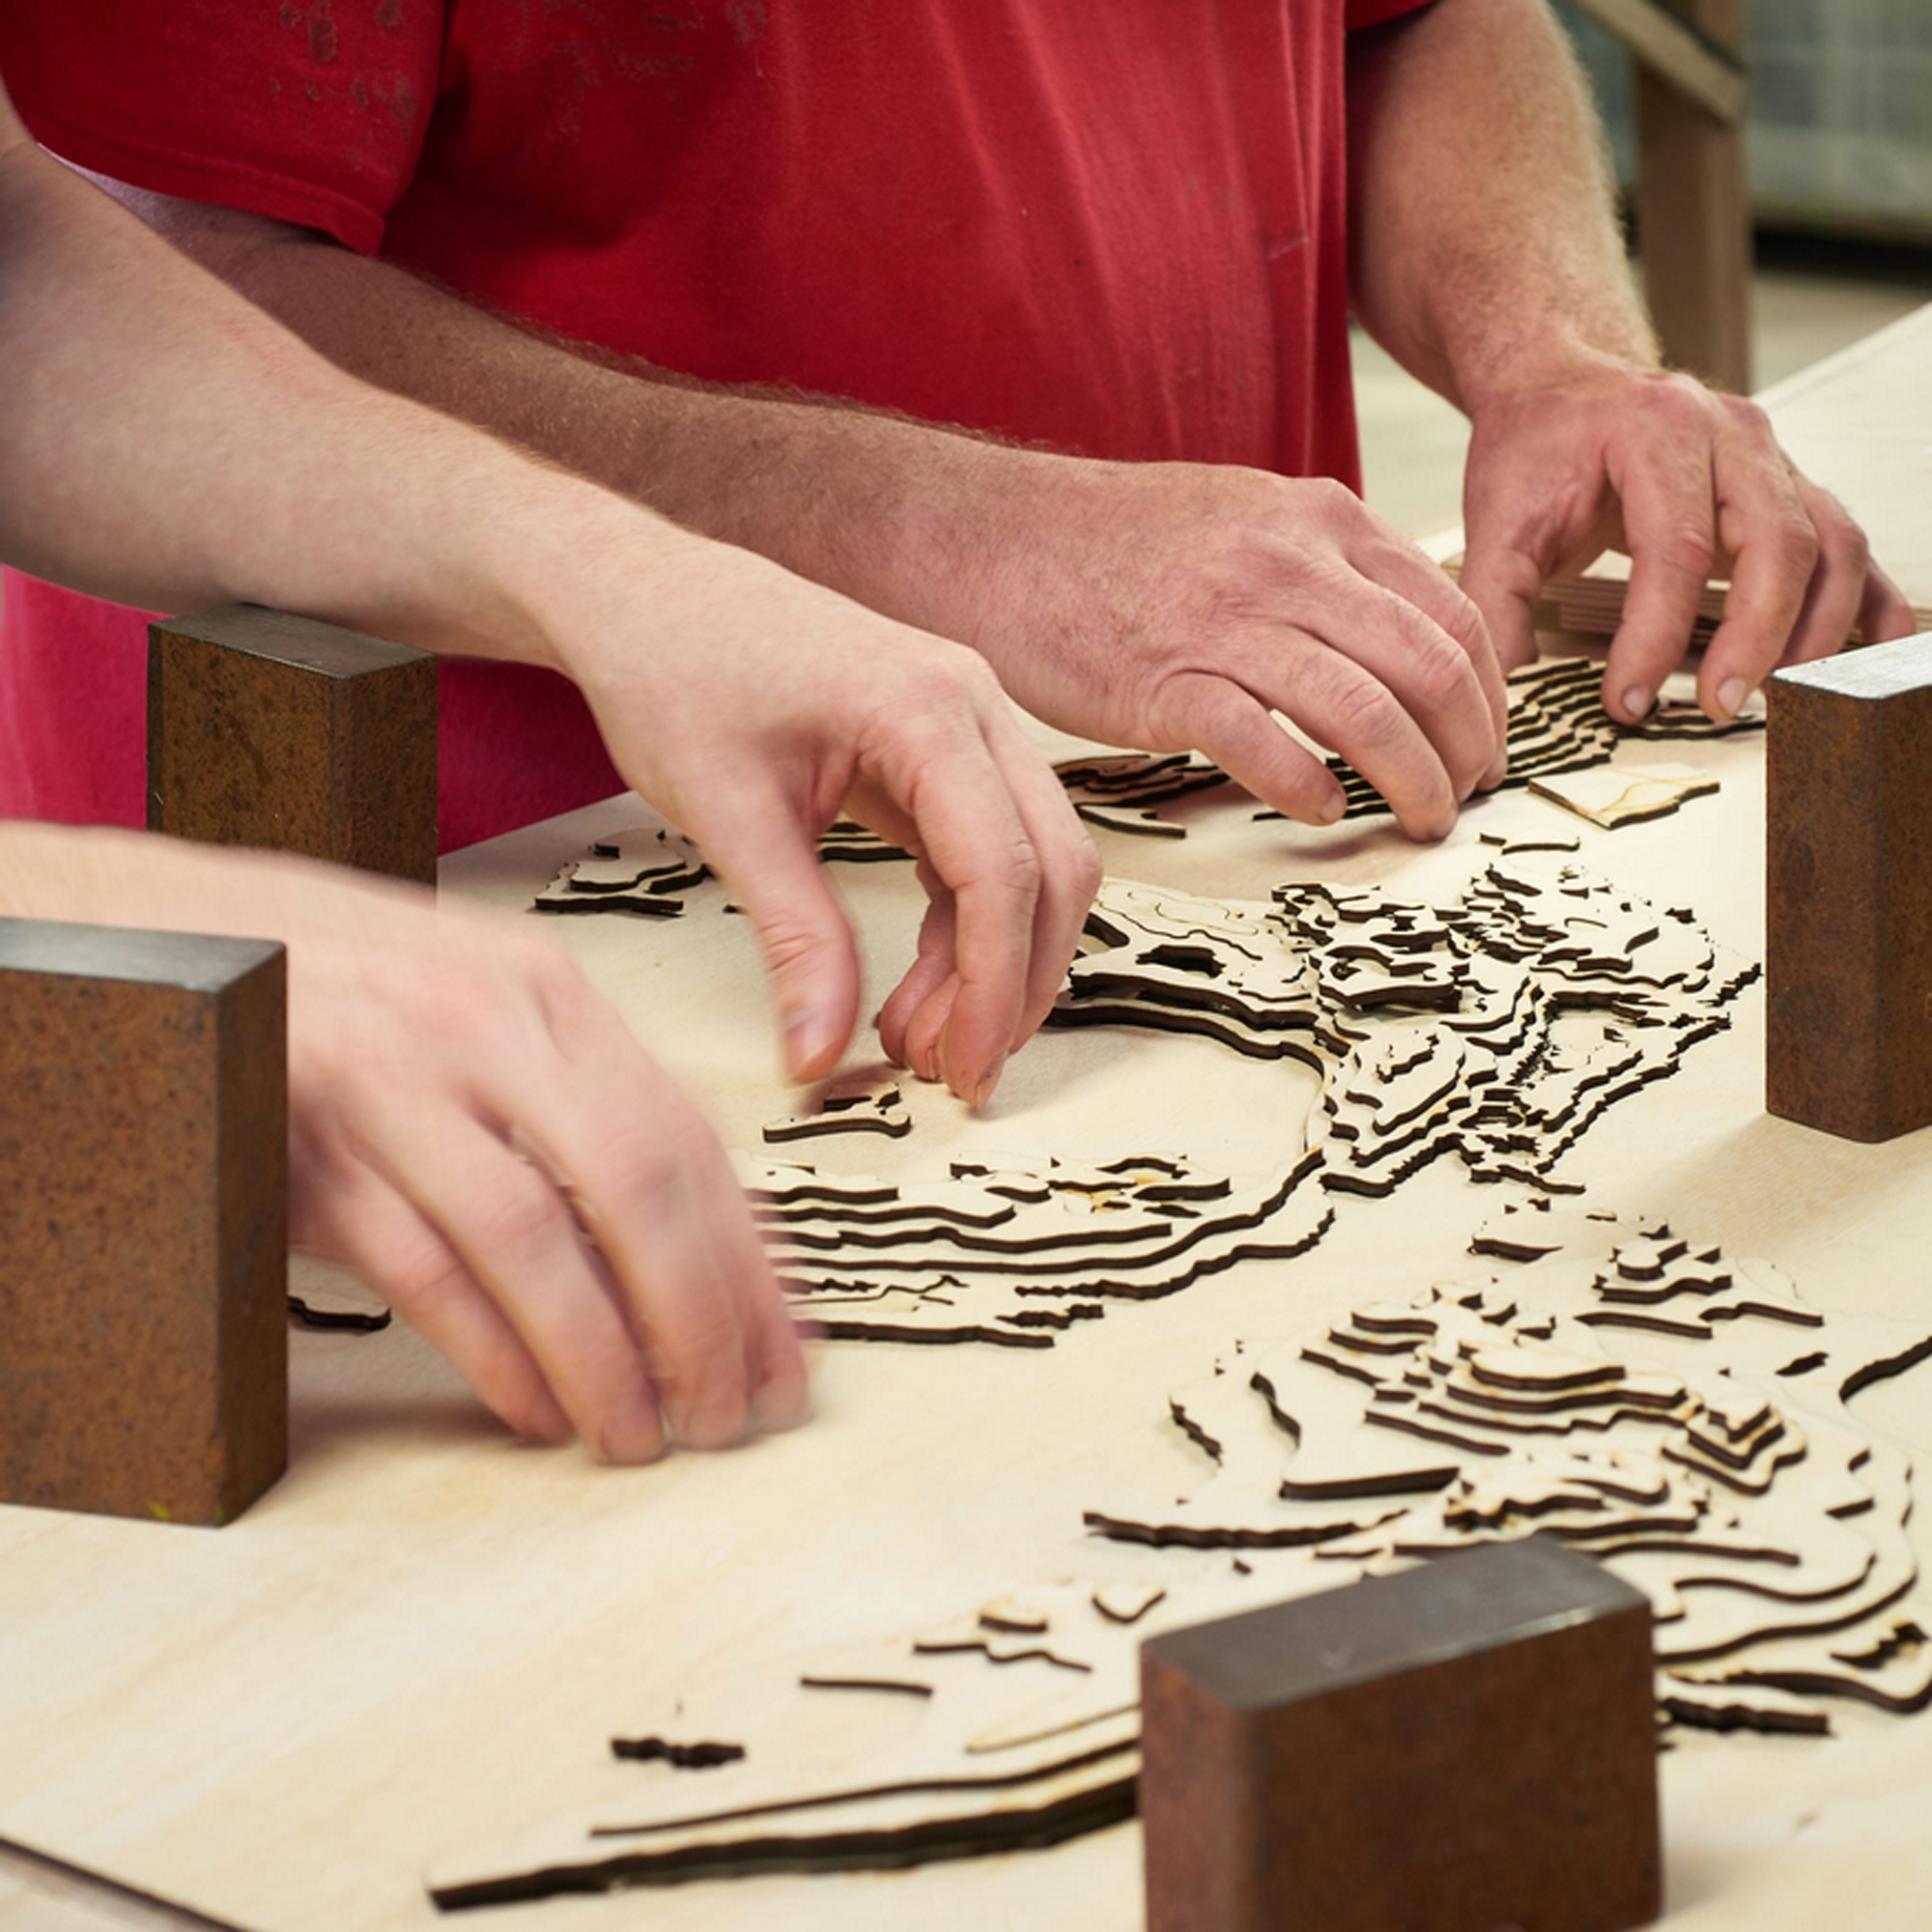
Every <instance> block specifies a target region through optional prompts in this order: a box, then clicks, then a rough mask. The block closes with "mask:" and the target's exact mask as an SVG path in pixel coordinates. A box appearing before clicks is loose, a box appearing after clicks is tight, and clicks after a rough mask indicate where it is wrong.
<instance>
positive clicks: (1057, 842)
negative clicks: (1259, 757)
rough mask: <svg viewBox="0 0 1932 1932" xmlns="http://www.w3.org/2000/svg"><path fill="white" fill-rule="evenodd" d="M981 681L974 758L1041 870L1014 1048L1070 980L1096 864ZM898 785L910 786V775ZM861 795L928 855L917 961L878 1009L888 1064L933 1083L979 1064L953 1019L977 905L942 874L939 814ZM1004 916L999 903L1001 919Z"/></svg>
mask: <svg viewBox="0 0 1932 1932" xmlns="http://www.w3.org/2000/svg"><path fill="white" fill-rule="evenodd" d="M983 684H984V688H983V689H981V688H980V680H979V679H977V678H976V681H975V684H974V685H973V686H969V687H968V696H969V700H970V701H971V702H972V704H973V706H974V713H975V716H976V718H977V720H978V724H979V733H980V745H979V748H978V749H979V753H980V755H981V756H982V757H983V758H986V759H990V761H991V766H992V776H993V778H994V780H995V781H996V782H997V784H998V785H999V786H1001V787H1002V788H1004V790H1005V792H1006V794H1007V796H1008V799H1009V804H1010V807H1011V810H1012V811H1013V813H1014V814H1015V816H1016V817H1017V821H1018V825H1019V830H1020V835H1021V837H1022V838H1023V839H1024V842H1025V845H1026V847H1027V848H1030V850H1031V851H1032V853H1033V855H1034V857H1035V860H1036V862H1037V868H1038V869H1037V878H1038V890H1037V895H1036V896H1035V898H1034V901H1033V918H1032V925H1031V929H1030V931H1029V933H1028V934H1027V936H1026V951H1025V963H1024V976H1023V980H1022V983H1021V986H1020V1001H1019V1012H1018V1018H1017V1020H1016V1022H1015V1024H1014V1026H1013V1029H1012V1033H1011V1036H1010V1037H1009V1040H1008V1042H1007V1052H1008V1053H1010V1052H1012V1051H1013V1050H1015V1049H1017V1048H1018V1047H1019V1046H1020V1045H1021V1044H1022V1043H1023V1042H1024V1041H1025V1040H1026V1039H1028V1038H1029V1037H1031V1036H1032V1035H1033V1034H1034V1033H1035V1032H1036V1031H1037V1028H1038V1026H1039V1024H1040V1022H1041V1021H1042V1020H1043V1019H1044V1018H1045V1016H1046V1013H1047V1011H1048V1009H1050V1008H1051V1007H1052V1005H1053V1002H1054V999H1055V997H1056V996H1057V994H1058V993H1059V991H1060V987H1061V985H1062V983H1063V982H1064V980H1065V977H1066V968H1067V965H1068V962H1069V961H1070V960H1071V959H1072V957H1073V952H1074V949H1075V947H1076V946H1077V945H1078V944H1079V940H1080V932H1081V928H1082V926H1083V925H1084V924H1085V923H1086V918H1087V912H1088V908H1089V907H1090V906H1091V905H1092V904H1093V902H1094V893H1095V892H1096V891H1098V889H1099V883H1100V860H1099V855H1098V854H1097V853H1096V852H1095V851H1094V842H1093V840H1092V839H1091V838H1089V837H1088V836H1087V832H1086V828H1085V827H1084V826H1082V825H1081V823H1080V820H1079V817H1078V815H1077V814H1076V813H1075V812H1074V810H1073V808H1072V806H1071V805H1070V804H1069V803H1068V802H1067V798H1066V792H1065V787H1064V786H1063V785H1062V784H1061V782H1060V781H1059V780H1058V778H1056V777H1055V776H1054V773H1053V771H1052V769H1051V768H1050V767H1049V766H1048V765H1047V764H1046V762H1045V761H1044V760H1043V759H1042V758H1041V757H1040V755H1039V753H1037V752H1036V751H1035V750H1034V748H1033V747H1032V746H1031V745H1030V744H1029V743H1028V742H1027V739H1026V734H1025V733H1024V732H1023V731H1022V730H1021V729H1020V727H1019V724H1018V721H1017V720H1016V719H1015V717H1014V716H1013V712H1012V708H1011V706H1010V705H1009V703H1008V701H1007V700H1006V698H1005V697H1004V696H1002V695H1001V694H1000V693H999V691H998V690H997V688H996V687H994V686H993V685H992V684H991V681H990V680H984V681H983ZM973 750H974V748H973V746H972V745H971V742H970V739H968V740H967V742H966V743H965V746H964V752H965V754H966V755H967V756H969V757H970V756H971V755H972V754H973ZM900 783H901V786H902V787H903V774H901V775H900ZM942 789H943V788H942ZM865 790H866V791H867V793H874V792H876V793H877V796H868V797H867V799H866V802H865V804H864V805H863V806H860V807H859V808H857V809H858V810H860V811H861V813H862V815H864V816H865V817H866V818H867V820H868V822H876V823H877V824H878V825H879V827H880V829H881V830H883V831H886V832H887V834H888V836H890V837H896V838H900V839H901V840H902V842H904V843H906V844H907V845H908V846H910V847H911V848H912V849H914V850H916V851H919V852H920V853H921V854H922V855H923V856H922V858H921V860H920V868H919V876H920V883H921V884H922V885H923V887H924V888H925V890H926V893H927V895H928V898H929V900H930V903H929V905H928V906H927V909H926V915H925V919H924V921H923V923H922V925H921V928H920V938H919V955H918V957H917V958H916V959H915V961H914V963H913V965H912V967H911V968H910V969H909V970H908V972H907V974H906V976H905V978H904V979H903V980H901V981H900V982H899V985H898V986H897V988H896V989H895V991H894V993H893V994H892V996H891V998H890V999H888V1000H887V1002H886V1005H885V1008H884V1009H883V1010H882V1011H881V1013H880V1016H879V1037H880V1041H881V1044H882V1045H883V1046H884V1047H885V1049H886V1052H887V1053H888V1054H889V1055H890V1056H891V1057H892V1058H893V1059H895V1060H896V1061H898V1062H899V1063H900V1064H901V1065H906V1066H910V1067H911V1068H912V1069H913V1071H914V1072H916V1073H917V1074H919V1075H920V1077H921V1078H922V1079H926V1080H931V1079H936V1078H939V1077H941V1074H942V1072H943V1070H944V1068H945V1067H946V1066H947V1065H950V1064H951V1062H952V1060H953V1059H954V1058H955V1057H956V1058H957V1059H958V1061H959V1062H960V1063H961V1064H962V1065H967V1066H970V1065H974V1064H976V1049H975V1047H974V1046H973V1045H971V1044H964V1043H962V1044H960V1045H959V1046H957V1047H956V1048H955V1047H954V1046H953V1044H952V1029H953V1027H954V1025H955V1024H964V1023H965V1022H964V1019H963V1018H956V1016H959V1015H961V1014H962V1012H963V1010H964V1009H961V1006H960V1001H961V997H962V995H963V994H964V993H965V992H966V990H967V987H968V983H969V978H970V975H969V974H968V973H967V972H966V971H965V970H964V969H963V967H962V964H961V961H962V949H963V947H964V946H965V945H967V944H968V943H969V942H968V941H967V940H966V938H965V937H964V936H963V935H962V929H961V928H962V916H963V915H964V914H966V913H972V912H975V911H976V910H980V908H976V907H974V906H972V905H966V906H963V907H962V903H961V894H960V891H959V890H958V882H956V881H954V880H952V879H949V878H948V876H947V873H946V870H945V864H946V863H947V854H948V853H949V852H950V851H952V850H953V849H954V848H953V847H952V845H951V844H950V843H949V842H948V838H949V835H948V831H947V829H946V828H945V827H943V826H940V825H938V824H937V823H936V822H935V820H934V819H933V816H932V810H933V808H932V807H930V806H928V807H927V814H928V815H927V820H926V822H924V823H921V822H919V821H918V820H916V819H915V817H914V815H913V813H912V811H911V810H909V808H908V805H907V803H906V802H905V801H903V800H902V799H901V798H899V797H897V796H895V795H894V792H893V791H892V789H890V788H887V789H884V790H880V789H879V787H878V786H877V785H876V784H875V783H874V782H872V781H869V780H868V781H867V785H866V787H865ZM923 796H924V797H925V798H927V799H931V798H933V796H934V788H931V787H928V788H927V789H926V791H925V792H924V794H923ZM899 828H902V829H899ZM998 916H999V909H998V908H996V909H995V913H994V917H996V918H997V917H998ZM1003 1067H1004V1056H1002V1057H1001V1058H1000V1059H999V1060H998V1061H997V1062H988V1063H987V1064H986V1070H985V1073H984V1075H983V1077H982V1081H981V1084H980V1090H979V1093H978V1097H977V1100H976V1102H975V1104H979V1105H983V1104H984V1102H985V1101H986V1100H987V1099H988V1098H990V1097H991V1095H992V1093H993V1091H994V1089H995V1088H996V1087H997V1086H998V1084H999V1078H1000V1073H1001V1071H1002V1070H1003ZM966 1097H968V1098H974V1095H973V1094H967V1096H966Z"/></svg>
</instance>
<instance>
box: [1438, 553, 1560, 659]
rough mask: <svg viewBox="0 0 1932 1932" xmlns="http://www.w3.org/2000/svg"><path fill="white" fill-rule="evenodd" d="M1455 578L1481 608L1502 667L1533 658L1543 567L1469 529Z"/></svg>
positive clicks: (1526, 555) (1471, 599)
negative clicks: (1466, 547) (1472, 532)
mask: <svg viewBox="0 0 1932 1932" xmlns="http://www.w3.org/2000/svg"><path fill="white" fill-rule="evenodd" d="M1457 582H1458V583H1459V584H1460V585H1461V587H1462V591H1463V596H1464V597H1466V598H1467V599H1468V600H1469V602H1470V603H1472V604H1473V605H1474V606H1475V607H1476V609H1477V610H1478V611H1481V612H1482V613H1483V622H1484V623H1485V624H1487V625H1488V626H1489V628H1490V640H1491V642H1492V643H1493V644H1494V645H1495V647H1496V658H1497V660H1498V662H1499V663H1500V664H1501V665H1502V668H1503V669H1504V671H1505V672H1509V671H1513V670H1520V669H1521V668H1522V667H1523V666H1524V665H1530V664H1534V663H1535V662H1536V658H1537V645H1536V603H1537V599H1538V598H1539V597H1541V596H1542V595H1543V572H1542V570H1541V569H1540V568H1539V567H1538V565H1537V562H1536V559H1535V558H1534V557H1533V556H1531V555H1529V554H1528V553H1527V552H1524V551H1520V550H1518V549H1516V548H1515V546H1514V545H1512V544H1508V543H1504V542H1500V541H1498V540H1497V539H1495V538H1493V537H1490V536H1487V535H1481V534H1472V535H1471V537H1470V539H1469V548H1468V550H1467V551H1466V552H1465V553H1464V554H1463V568H1462V570H1461V571H1460V572H1459V573H1458V576H1457Z"/></svg>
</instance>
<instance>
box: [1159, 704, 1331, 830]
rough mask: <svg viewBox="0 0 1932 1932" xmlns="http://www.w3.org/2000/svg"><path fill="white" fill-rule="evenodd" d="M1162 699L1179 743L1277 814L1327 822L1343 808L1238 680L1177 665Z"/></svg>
mask: <svg viewBox="0 0 1932 1932" xmlns="http://www.w3.org/2000/svg"><path fill="white" fill-rule="evenodd" d="M1163 700H1164V712H1165V717H1166V720H1167V721H1168V722H1169V723H1171V724H1172V725H1173V727H1174V729H1175V731H1176V732H1177V733H1178V734H1179V736H1180V737H1181V738H1182V739H1184V740H1185V742H1186V743H1188V744H1190V745H1197V746H1199V747H1200V749H1201V750H1202V751H1204V752H1205V753H1207V754H1208V756H1209V757H1210V758H1212V759H1213V760H1214V762H1215V763H1216V764H1217V765H1219V766H1220V767H1221V769H1222V770H1223V771H1224V772H1226V773H1227V774H1228V776H1229V777H1230V778H1231V779H1233V780H1234V781H1235V782H1236V784H1239V785H1243V786H1245V787H1246V788H1247V789H1248V790H1249V791H1251V792H1253V793H1254V795H1255V796H1256V797H1257V798H1258V799H1260V800H1261V801H1262V803H1263V804H1264V805H1268V806H1272V807H1273V808H1274V810H1276V811H1278V812H1280V813H1281V814H1282V816H1283V817H1284V818H1295V819H1299V820H1300V821H1301V822H1302V823H1303V824H1305V825H1333V824H1334V823H1335V821H1336V820H1337V819H1339V818H1340V817H1341V816H1342V813H1343V812H1344V810H1347V808H1348V800H1347V799H1346V798H1345V797H1344V795H1343V792H1342V786H1341V783H1340V781H1338V780H1337V779H1336V777H1335V775H1334V773H1333V772H1331V771H1330V770H1329V769H1328V767H1327V766H1326V765H1324V764H1323V763H1322V762H1321V760H1320V759H1319V758H1317V757H1315V756H1313V755H1312V754H1311V753H1309V752H1307V751H1305V750H1304V749H1303V748H1302V747H1301V746H1300V745H1297V744H1296V743H1295V742H1294V740H1293V738H1291V737H1290V736H1289V735H1288V733H1287V732H1286V731H1284V730H1283V729H1282V727H1281V726H1280V725H1278V724H1276V722H1275V721H1274V719H1273V718H1272V717H1271V716H1270V715H1269V712H1268V710H1267V707H1266V706H1265V705H1264V704H1262V703H1261V702H1259V701H1258V700H1257V699H1256V698H1254V697H1252V696H1249V695H1248V693H1247V692H1245V691H1243V690H1242V689H1241V688H1240V686H1239V685H1236V684H1231V683H1229V681H1228V680H1227V679H1226V678H1222V677H1216V676H1214V675H1212V674H1211V673H1210V672H1208V671H1183V672H1181V673H1180V674H1179V676H1177V677H1174V678H1172V679H1170V680H1169V682H1168V685H1167V688H1166V691H1165V693H1164V694H1163Z"/></svg>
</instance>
